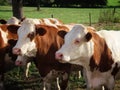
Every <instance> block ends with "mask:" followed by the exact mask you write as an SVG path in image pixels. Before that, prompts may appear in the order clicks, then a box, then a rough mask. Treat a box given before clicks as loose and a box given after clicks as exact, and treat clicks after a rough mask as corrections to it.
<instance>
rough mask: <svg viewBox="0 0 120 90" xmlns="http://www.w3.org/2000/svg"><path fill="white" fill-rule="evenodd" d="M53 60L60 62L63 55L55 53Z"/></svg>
mask: <svg viewBox="0 0 120 90" xmlns="http://www.w3.org/2000/svg"><path fill="white" fill-rule="evenodd" d="M55 58H56V59H59V60H61V59H62V58H63V54H62V53H56V54H55Z"/></svg>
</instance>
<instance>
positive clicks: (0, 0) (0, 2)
mask: <svg viewBox="0 0 120 90" xmlns="http://www.w3.org/2000/svg"><path fill="white" fill-rule="evenodd" d="M8 3H9V2H8V0H0V5H8Z"/></svg>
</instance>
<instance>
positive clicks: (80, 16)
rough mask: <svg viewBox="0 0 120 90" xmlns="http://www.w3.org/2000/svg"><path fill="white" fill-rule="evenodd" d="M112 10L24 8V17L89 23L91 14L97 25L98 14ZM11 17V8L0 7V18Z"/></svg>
mask: <svg viewBox="0 0 120 90" xmlns="http://www.w3.org/2000/svg"><path fill="white" fill-rule="evenodd" d="M105 10H113V8H90V9H89V8H43V7H41V9H40V11H37V10H36V7H24V8H23V11H24V16H25V17H30V18H50V17H51V15H53V17H55V18H58V19H60V20H62V21H63V22H64V23H89V19H90V18H89V14H91V21H92V23H97V22H98V19H99V16H100V13H101V12H102V11H105ZM116 14H117V15H120V8H116ZM10 17H12V8H11V6H0V18H4V19H8V18H10Z"/></svg>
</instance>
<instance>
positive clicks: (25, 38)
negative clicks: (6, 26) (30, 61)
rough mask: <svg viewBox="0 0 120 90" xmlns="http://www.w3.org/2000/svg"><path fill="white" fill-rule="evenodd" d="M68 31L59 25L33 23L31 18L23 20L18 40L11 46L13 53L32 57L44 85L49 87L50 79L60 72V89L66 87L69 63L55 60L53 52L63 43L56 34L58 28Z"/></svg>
mask: <svg viewBox="0 0 120 90" xmlns="http://www.w3.org/2000/svg"><path fill="white" fill-rule="evenodd" d="M61 29H62V30H66V31H68V30H69V29H68V27H66V26H64V25H63V26H62V25H59V26H57V28H56V27H54V26H52V25H41V24H39V25H35V24H34V22H32V20H24V21H23V23H22V25H21V27H20V28H19V29H18V31H17V33H18V41H17V43H16V45H15V47H14V48H13V53H14V54H16V55H18V56H22V57H24V56H27V57H34V62H35V64H36V67H37V68H38V70H39V73H40V75H41V76H42V77H43V82H44V86H45V87H46V85H47V86H48V88H47V89H50V88H49V87H50V80H51V78H55V79H56V77H57V76H59V72H62V73H63V74H62V76H63V77H62V79H63V80H62V82H61V83H60V87H61V90H65V89H66V87H67V82H68V76H69V73H70V69H71V68H70V67H71V65H70V64H62V63H59V62H58V61H57V60H55V56H54V54H55V52H56V51H57V50H58V49H59V48H60V47H61V45H62V44H63V42H64V41H63V39H62V38H61V37H60V36H59V35H57V32H58V31H60V30H61Z"/></svg>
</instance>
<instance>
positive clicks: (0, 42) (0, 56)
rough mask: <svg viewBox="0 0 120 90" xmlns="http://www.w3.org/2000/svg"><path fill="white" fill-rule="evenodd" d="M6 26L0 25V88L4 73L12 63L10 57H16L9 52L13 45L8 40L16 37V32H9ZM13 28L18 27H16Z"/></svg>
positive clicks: (0, 87) (0, 89) (0, 88)
mask: <svg viewBox="0 0 120 90" xmlns="http://www.w3.org/2000/svg"><path fill="white" fill-rule="evenodd" d="M8 27H9V25H0V90H2V87H3V81H4V73H5V72H6V71H7V69H9V65H10V64H13V62H12V60H11V59H14V60H15V59H16V58H17V56H16V55H13V54H12V52H9V50H12V48H13V46H14V45H13V46H12V45H10V43H11V42H10V41H9V40H10V39H14V40H16V39H17V38H18V37H17V34H14V33H11V32H10V31H9V30H8ZM14 28H16V29H18V28H17V27H14ZM8 41H9V42H8Z"/></svg>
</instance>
